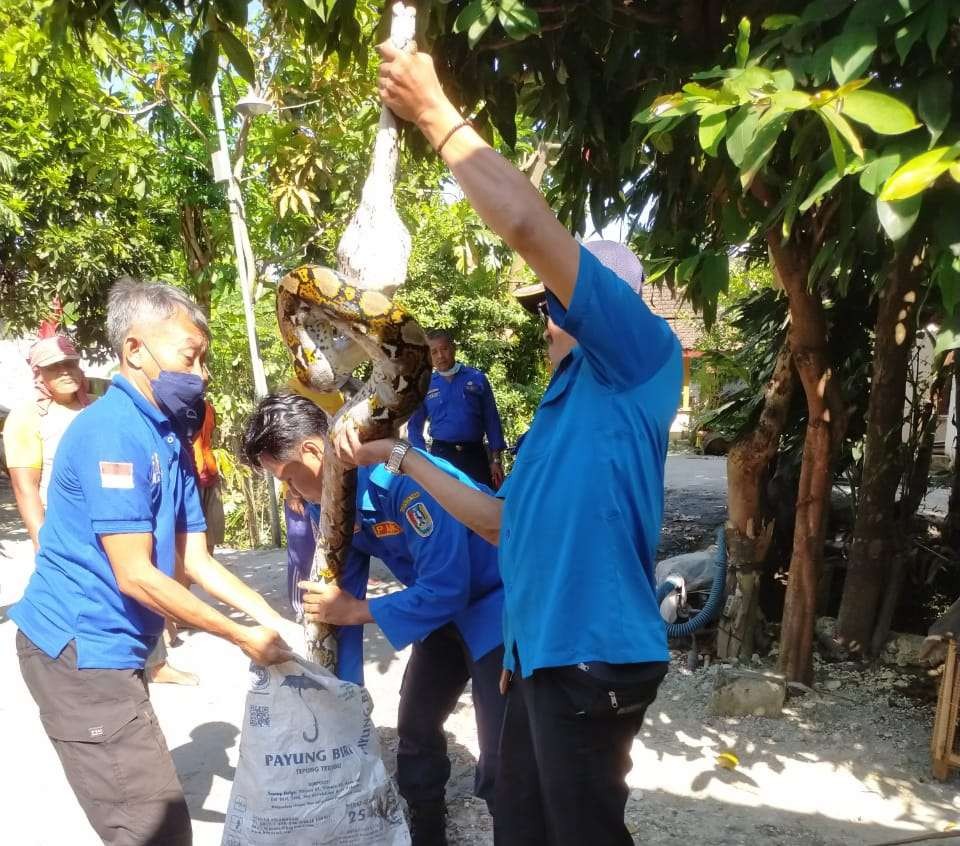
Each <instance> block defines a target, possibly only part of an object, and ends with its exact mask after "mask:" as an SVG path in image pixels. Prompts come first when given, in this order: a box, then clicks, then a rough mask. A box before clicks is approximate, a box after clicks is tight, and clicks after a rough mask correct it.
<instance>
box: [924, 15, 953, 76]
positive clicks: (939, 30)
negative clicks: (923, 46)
mask: <svg viewBox="0 0 960 846" xmlns="http://www.w3.org/2000/svg"><path fill="white" fill-rule="evenodd" d="M949 17H950V10H949V9H948V8H947V0H932V2H931V3H930V6H929V8H928V9H927V46H928V47H929V48H930V55H931V56H932V57H933V60H934V61H936V60H937V50H939V49H940V43H941V42H942V41H943V38H944V36H945V35H946V34H947V29H948V27H949V23H950V22H949Z"/></svg>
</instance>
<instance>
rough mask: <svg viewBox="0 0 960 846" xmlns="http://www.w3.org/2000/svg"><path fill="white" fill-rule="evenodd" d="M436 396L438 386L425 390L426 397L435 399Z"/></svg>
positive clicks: (438, 394) (438, 390)
mask: <svg viewBox="0 0 960 846" xmlns="http://www.w3.org/2000/svg"><path fill="white" fill-rule="evenodd" d="M438 396H440V389H439V388H431V389H430V390H429V391H427V399H436V398H437V397H438Z"/></svg>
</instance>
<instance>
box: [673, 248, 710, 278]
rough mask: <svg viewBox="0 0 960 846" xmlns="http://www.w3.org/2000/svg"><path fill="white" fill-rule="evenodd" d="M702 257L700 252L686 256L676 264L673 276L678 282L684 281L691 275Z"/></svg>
mask: <svg viewBox="0 0 960 846" xmlns="http://www.w3.org/2000/svg"><path fill="white" fill-rule="evenodd" d="M701 258H703V254H702V253H696V254H695V255H692V256H687V257H686V258H685V259H684V260H683V261H682V262H680V264H678V265H677V269H676V272H675V274H674V275H675V277H676V279H677V280H678V281H680V282H686V281H687V280H688V279H690V277H691V276H693V273H694V271H695V270H696V269H697V265H698V264H700V259H701Z"/></svg>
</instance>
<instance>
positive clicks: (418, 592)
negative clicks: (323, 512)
mask: <svg viewBox="0 0 960 846" xmlns="http://www.w3.org/2000/svg"><path fill="white" fill-rule="evenodd" d="M326 434H327V418H326V414H325V413H324V412H323V410H322V409H320V408H319V407H317V406H316V405H314V403H313V402H311V401H310V400H308V399H306V398H305V397H301V396H297V395H277V396H269V397H266V398H265V399H264V400H263V401H262V402H261V403H260V405H259V406H258V407H257V409H256V410H255V411H254V413H253V415H252V416H251V418H250V420H249V422H248V423H247V429H246V432H245V435H244V453H245V454H246V457H247V460H248V461H249V463H250V464H252V465H253V466H255V467H260V468H262V469H265V470H266V471H267V472H269V473H271V474H272V475H273V476H275V477H276V478H278V479H282V480H283V481H284V482H286V483H287V484H288V485H289V486H290V487H292V488H293V489H295V490H296V491H297V492H298V493H299V494H300V495H301V496H302V497H303V498H304V499H305V500H307V501H308V502H311V503H317V502H320V497H321V494H322V492H323V454H324V438H325V436H326ZM420 455H422V456H423V459H424V461H427V462H429V463H431V466H434V467H436V468H437V471H438V472H440V473H444V474H450V477H451V478H452V479H456V480H457V482H458V484H463V485H464V486H467V487H469V488H471V489H474V490H478V488H477V487H476V485H475V484H474V482H473V481H472V480H471V479H470V477H469V476H467V475H466V474H465V473H463V472H461V471H460V470H457V469H456V468H455V467H454V466H453V465H452V464H449V463H448V462H446V461H443V460H442V459H439V458H433V457H428V456H427V454H426V453H420ZM357 475H358V478H357V495H356V525H355V528H354V535H353V540H352V543H351V548H350V553H349V556H348V558H347V561H346V563H345V565H344V572H343V574H342V576H341V578H340V582H339V587H332V586H331V587H329V588H323V587H322V586H321V585H319V584H314V583H311V582H301V583H300V587H301V588H304V589H305V590H306V593H305V595H304V598H303V611H304V616H305V617H306V619H307V620H309V621H312V622H319V623H329V624H331V625H335V626H339V627H340V628H339V631H338V647H339V648H338V656H337V675H338V676H339V677H340V678H342V679H346V680H347V681H352V682H355V683H356V684H362V683H363V624H364V623H376V624H377V625H378V626H379V627H380V629H381V630H382V631H383V633H384V634H385V635H386V637H387V639H388V640H389V641H390V643H391V645H392V646H393V647H394V648H395V649H397V650H400V649H404V648H406V647H407V646H410V645H411V644H412V646H413V648H412V651H411V655H410V659H409V661H408V662H407V668H406V671H405V673H404V677H403V685H402V687H401V690H400V707H399V712H398V715H397V735H398V740H399V746H398V749H397V785H398V787H399V789H400V793H401V795H402V796H403V797H404V799H406V800H407V804H408V805H409V807H410V813H411V835H412V837H413V846H445V844H446V842H447V841H446V835H445V816H446V806H445V802H444V786H445V785H446V783H447V780H448V779H449V778H450V761H449V759H448V758H447V741H446V738H445V736H444V733H443V724H444V722H446V719H447V717H449V716H450V714H451V713H452V712H453V709H454V707H455V706H456V704H457V700H458V699H459V698H460V695H461V694H462V693H463V691H464V689H465V687H466V684H467V682H468V681H471V682H472V695H473V704H474V708H475V711H476V718H477V738H478V741H479V746H480V759H479V761H478V762H477V768H476V774H475V781H474V792H475V793H476V795H477V796H479V797H480V798H481V799H484V800H486V802H487V804H488V807H489V808H490V810H491V812H492V811H493V797H494V776H495V773H496V771H497V767H498V762H497V743H498V741H499V738H500V727H501V725H502V723H503V709H504V700H503V697H502V696H501V695H500V692H499V690H498V680H499V676H500V668H501V666H502V663H503V639H502V636H501V626H500V621H501V619H502V617H503V585H502V583H501V581H500V574H499V572H498V570H497V550H496V549H495V548H494V547H493V546H491V545H490V544H489V543H488V542H487V541H485V540H484V539H483V538H481V537H480V536H479V535H477V534H476V533H474V532H472V531H469V530H468V529H467V528H466V527H465V526H463V525H462V524H461V523H459V522H457V521H456V520H455V519H453V518H452V517H451V516H450V515H449V514H447V512H446V511H444V510H443V509H442V508H441V507H440V506H439V505H438V504H437V503H436V501H435V500H434V499H433V497H431V496H430V494H429V493H427V492H426V491H425V490H424V489H423V488H422V487H420V486H419V485H418V484H416V482H414V481H413V480H412V479H410V478H409V477H407V476H400V475H397V474H396V473H395V472H394V469H393V468H392V467H391V465H390V464H389V463H388V464H387V465H384V464H379V465H377V466H375V467H369V468H368V467H363V468H360V470H359V471H358V474H357ZM487 490H489V489H487ZM370 556H375V557H377V558H380V559H381V560H382V561H383V563H384V564H386V565H387V567H388V568H389V569H390V570H391V571H392V572H393V574H394V575H395V576H396V577H397V579H398V580H399V581H400V582H401V583H402V584H403V585H404V586H405V587H404V589H403V590H398V591H394V592H392V593H388V594H386V595H385V596H377V597H374V598H372V599H366V598H365V594H366V587H367V578H368V575H369V571H370Z"/></svg>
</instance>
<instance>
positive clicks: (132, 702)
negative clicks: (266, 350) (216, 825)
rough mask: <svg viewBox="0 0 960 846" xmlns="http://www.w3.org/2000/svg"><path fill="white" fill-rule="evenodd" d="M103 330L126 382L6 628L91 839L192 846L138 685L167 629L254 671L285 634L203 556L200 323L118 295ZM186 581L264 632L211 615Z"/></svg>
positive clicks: (191, 315) (253, 596)
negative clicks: (205, 642)
mask: <svg viewBox="0 0 960 846" xmlns="http://www.w3.org/2000/svg"><path fill="white" fill-rule="evenodd" d="M107 327H108V334H109V337H110V342H111V344H112V346H113V347H114V349H115V351H116V352H117V354H118V356H119V357H120V373H119V375H117V376H115V377H114V380H113V384H112V385H111V387H110V389H109V390H108V391H107V394H106V396H105V397H104V398H103V399H101V400H100V401H98V402H96V403H94V404H93V405H92V406H90V407H89V408H87V409H85V410H84V412H82V413H81V414H80V415H78V417H77V418H76V419H75V420H74V422H73V423H72V424H71V425H70V427H69V428H68V429H67V431H66V434H65V435H64V436H63V439H62V440H61V442H60V446H59V448H58V450H57V455H56V458H55V459H54V466H53V476H52V479H51V483H50V487H49V491H48V506H47V513H46V520H45V522H44V524H43V527H42V528H41V530H40V538H39V539H40V550H39V552H38V553H37V566H36V570H35V571H34V573H33V576H32V577H31V579H30V582H29V584H28V585H27V589H26V591H25V593H24V595H23V598H22V599H21V600H20V602H18V603H17V604H16V605H14V606H13V608H11V609H10V617H11V618H12V619H13V620H14V621H15V622H16V624H17V626H18V627H19V629H20V630H19V632H18V633H17V654H18V656H19V659H20V668H21V672H22V673H23V678H24V681H25V682H26V684H27V687H28V688H29V690H30V692H31V694H32V695H33V698H34V699H35V701H36V702H37V705H38V707H39V709H40V717H41V720H42V721H43V725H44V728H45V729H46V732H47V735H48V736H49V737H50V740H51V742H52V743H53V746H54V748H55V749H56V751H57V754H58V756H59V757H60V761H61V763H62V764H63V769H64V772H65V773H66V776H67V780H68V781H69V782H70V785H71V787H72V788H73V790H74V792H75V793H76V796H77V799H78V801H79V802H80V805H81V807H82V808H83V810H84V812H85V813H86V814H87V818H88V819H89V820H90V823H91V825H92V826H93V828H94V829H95V830H96V832H97V834H98V835H100V837H101V838H102V839H103V841H104V842H105V843H110V844H115V845H116V846H140V845H141V844H143V846H146V844H164V846H189V844H190V842H191V828H190V815H189V812H188V810H187V806H186V802H185V801H184V796H183V789H182V788H181V786H180V781H179V779H178V778H177V773H176V770H175V769H174V766H173V760H172V759H171V757H170V753H169V752H168V751H167V747H166V743H165V741H164V738H163V733H162V732H161V730H160V727H159V725H158V724H157V718H156V715H155V714H154V711H153V707H152V706H151V704H150V700H149V695H148V691H147V685H146V682H145V680H144V674H143V668H144V662H145V661H146V658H147V656H148V654H149V653H150V651H151V650H152V649H153V647H154V646H155V645H156V643H157V640H158V638H159V637H160V636H161V634H162V632H163V624H164V616H167V617H171V618H173V619H174V620H177V621H179V622H183V623H186V624H187V625H190V626H192V627H194V628H197V629H202V630H204V631H208V632H211V633H213V634H216V635H219V636H221V637H224V638H226V639H228V640H230V641H232V642H233V643H235V644H237V645H238V646H240V648H241V649H243V651H244V652H245V653H246V654H247V655H248V656H250V658H252V659H253V660H254V661H256V662H257V663H260V664H271V663H277V662H280V661H284V660H288V659H289V658H290V657H291V653H290V650H289V647H288V646H287V645H286V643H284V641H283V640H282V638H281V637H280V636H279V635H278V634H277V632H276V631H275V629H276V628H278V627H281V626H282V625H283V622H284V621H283V620H282V619H281V618H280V617H279V615H277V614H276V613H275V612H274V611H273V610H272V609H271V608H270V606H269V605H267V603H266V601H265V600H264V599H263V598H262V597H261V596H260V595H259V594H257V593H256V592H255V591H253V590H251V589H250V588H248V587H246V585H244V584H243V583H242V582H241V581H240V580H239V579H237V578H236V577H235V576H234V575H232V574H231V573H230V572H228V571H227V570H225V569H224V568H223V567H222V566H220V565H219V564H218V563H217V562H216V561H214V560H213V559H212V558H211V557H210V555H209V554H208V552H207V546H206V537H205V529H206V524H205V523H204V519H203V511H202V509H201V505H200V498H199V496H198V494H197V489H196V484H195V480H194V473H193V468H192V463H191V460H190V457H189V454H188V453H189V450H190V438H191V437H192V436H193V434H195V433H196V431H197V429H198V428H199V425H200V423H201V422H202V409H203V392H204V387H205V385H206V380H207V370H206V363H205V362H206V354H207V347H208V344H209V340H210V338H209V330H208V329H207V323H206V319H205V318H204V316H203V312H201V311H200V309H199V308H198V307H197V306H196V304H194V303H193V302H191V301H190V300H189V299H187V297H185V296H184V295H183V294H182V293H181V292H180V291H177V290H176V289H175V288H171V287H170V286H167V285H160V284H143V283H137V282H134V281H133V280H121V281H119V282H117V283H116V284H115V285H114V286H113V288H112V289H111V291H110V297H109V305H108V314H107ZM186 577H189V578H190V579H191V580H193V581H194V582H196V583H197V584H199V585H200V586H201V587H202V588H204V589H205V590H206V591H207V592H208V593H210V594H211V595H213V596H215V597H216V598H218V599H220V600H222V601H223V602H225V603H227V604H228V605H231V606H233V607H234V608H237V609H239V610H241V611H244V612H246V613H247V614H248V615H249V616H250V617H252V618H253V619H254V620H256V621H257V622H258V623H260V624H261V625H258V626H253V627H245V626H241V625H239V624H238V623H236V622H234V621H233V620H231V619H230V618H228V617H226V616H224V615H223V614H221V613H220V612H219V611H216V610H214V609H213V608H212V607H211V606H209V605H207V604H206V603H205V602H202V601H201V600H200V599H198V598H196V597H195V596H194V595H193V594H192V593H190V591H189V590H187V589H186V588H185V587H184V586H183V584H181V582H182V581H184V580H185V578H186Z"/></svg>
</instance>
